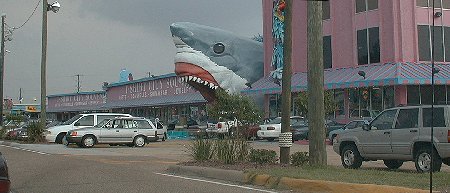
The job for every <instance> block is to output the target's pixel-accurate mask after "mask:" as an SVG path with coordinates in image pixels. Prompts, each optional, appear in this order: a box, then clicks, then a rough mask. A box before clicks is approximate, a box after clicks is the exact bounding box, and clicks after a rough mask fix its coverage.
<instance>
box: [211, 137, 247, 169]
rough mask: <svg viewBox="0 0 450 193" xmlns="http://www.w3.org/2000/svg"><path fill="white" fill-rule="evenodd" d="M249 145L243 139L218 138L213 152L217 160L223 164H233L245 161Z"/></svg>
mask: <svg viewBox="0 0 450 193" xmlns="http://www.w3.org/2000/svg"><path fill="white" fill-rule="evenodd" d="M249 150H250V145H249V144H248V143H247V141H246V140H243V139H239V138H238V139H231V138H226V139H219V140H217V141H216V144H215V152H216V155H217V160H219V161H221V162H223V163H224V164H234V163H236V162H242V161H245V160H246V158H247V156H248V152H249Z"/></svg>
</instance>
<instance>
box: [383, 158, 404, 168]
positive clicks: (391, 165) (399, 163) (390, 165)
mask: <svg viewBox="0 0 450 193" xmlns="http://www.w3.org/2000/svg"><path fill="white" fill-rule="evenodd" d="M383 162H384V165H385V166H386V167H388V168H389V169H391V170H395V169H398V168H399V167H401V166H402V165H403V161H401V160H383Z"/></svg>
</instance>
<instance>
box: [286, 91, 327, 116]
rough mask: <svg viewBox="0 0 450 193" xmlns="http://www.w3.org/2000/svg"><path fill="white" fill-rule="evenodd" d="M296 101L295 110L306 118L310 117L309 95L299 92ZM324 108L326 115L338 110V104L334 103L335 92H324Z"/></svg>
mask: <svg viewBox="0 0 450 193" xmlns="http://www.w3.org/2000/svg"><path fill="white" fill-rule="evenodd" d="M294 100H295V108H296V109H297V111H298V112H300V114H301V115H302V116H304V117H307V115H308V93H307V92H306V91H305V92H299V93H298V95H297V97H296V98H295V99H294ZM324 108H325V114H327V115H328V114H331V113H333V112H334V111H335V110H336V102H335V101H334V97H333V91H332V90H326V91H325V92H324Z"/></svg>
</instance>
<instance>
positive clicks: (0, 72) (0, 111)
mask: <svg viewBox="0 0 450 193" xmlns="http://www.w3.org/2000/svg"><path fill="white" fill-rule="evenodd" d="M5 19H6V14H2V29H1V31H2V40H1V41H2V42H1V56H0V57H1V58H0V114H1V116H0V128H3V75H4V73H3V69H4V65H5Z"/></svg>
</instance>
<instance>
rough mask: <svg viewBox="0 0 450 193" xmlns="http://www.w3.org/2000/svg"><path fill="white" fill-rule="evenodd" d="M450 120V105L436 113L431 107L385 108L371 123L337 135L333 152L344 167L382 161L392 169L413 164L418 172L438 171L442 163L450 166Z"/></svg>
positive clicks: (438, 108) (357, 166)
mask: <svg viewBox="0 0 450 193" xmlns="http://www.w3.org/2000/svg"><path fill="white" fill-rule="evenodd" d="M432 113H433V117H432V116H431V114H432ZM449 120H450V105H435V106H434V110H432V108H431V106H430V105H424V106H405V107H395V108H391V109H386V110H384V111H383V112H382V113H381V114H379V115H378V116H377V117H376V118H375V119H374V120H373V121H372V122H370V124H367V125H363V127H361V128H356V129H348V130H345V131H343V132H342V133H340V134H339V135H337V137H336V140H335V142H334V143H333V150H334V151H335V152H336V153H338V154H339V155H341V161H342V165H343V166H344V167H345V168H359V167H361V164H362V162H363V161H370V160H383V161H384V164H385V165H386V166H387V167H388V168H389V169H397V168H399V167H401V166H402V165H403V162H405V161H414V162H415V166H416V170H417V171H418V172H429V171H430V170H432V171H439V170H440V169H441V165H442V163H444V164H447V165H449V164H450V121H449ZM432 123H433V124H432ZM432 126H433V128H434V130H433V138H432V139H433V143H432V144H431V143H430V140H431V128H432ZM432 145H433V146H432ZM430 147H433V149H431V148H430ZM431 156H433V159H431Z"/></svg>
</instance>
